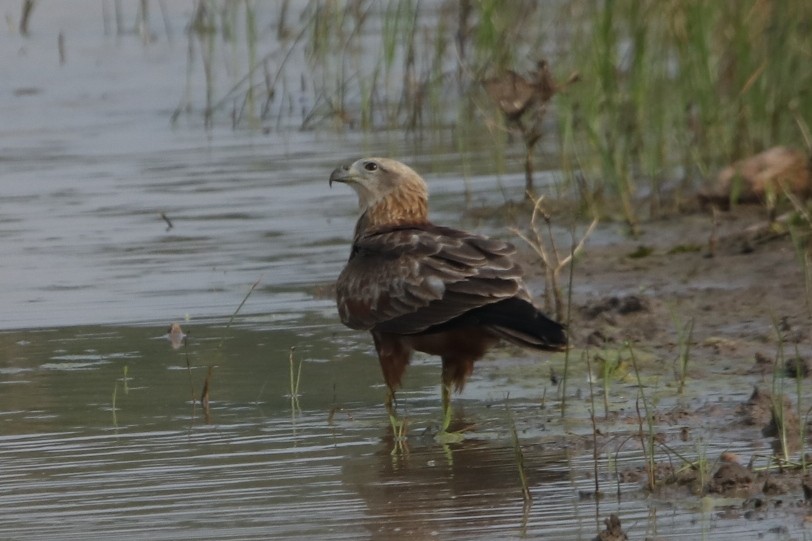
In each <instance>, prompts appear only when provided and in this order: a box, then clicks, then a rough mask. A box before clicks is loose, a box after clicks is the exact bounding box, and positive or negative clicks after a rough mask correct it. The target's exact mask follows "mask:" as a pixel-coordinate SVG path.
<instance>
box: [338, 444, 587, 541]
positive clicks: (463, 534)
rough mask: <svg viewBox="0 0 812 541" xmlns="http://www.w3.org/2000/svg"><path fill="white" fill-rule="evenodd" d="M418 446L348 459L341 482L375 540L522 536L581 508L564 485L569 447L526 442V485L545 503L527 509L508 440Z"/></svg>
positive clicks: (385, 449)
mask: <svg viewBox="0 0 812 541" xmlns="http://www.w3.org/2000/svg"><path fill="white" fill-rule="evenodd" d="M413 443H415V445H413V446H412V447H411V450H410V452H409V454H408V455H400V456H398V457H395V458H393V457H392V455H391V454H390V450H389V447H388V444H386V445H382V446H381V448H380V449H379V450H378V451H377V452H375V453H374V454H367V453H364V454H363V455H360V456H355V457H348V458H347V459H346V460H345V461H344V464H343V465H342V467H341V477H342V485H344V487H346V488H347V489H350V490H352V491H353V492H355V493H357V494H358V495H359V496H360V497H361V499H362V500H363V503H364V505H365V506H366V509H365V514H366V515H367V520H365V521H364V523H365V526H366V527H367V528H368V529H369V530H370V538H371V539H373V540H382V539H426V540H427V539H462V538H465V539H470V538H476V539H487V538H488V536H487V532H493V534H492V536H491V537H490V538H492V539H506V538H518V537H523V536H521V535H520V533H519V530H520V529H521V527H522V524H523V523H527V525H528V527H529V528H530V529H543V528H549V522H550V519H551V517H550V516H549V515H551V514H555V515H557V517H556V518H557V520H559V521H560V520H564V518H565V517H566V516H569V515H566V513H572V512H573V510H574V509H575V508H576V507H577V506H578V504H577V502H576V503H573V502H572V501H571V499H572V498H573V494H572V485H571V484H570V483H564V482H563V481H564V480H565V479H567V478H570V477H571V476H572V472H571V468H572V462H571V460H572V457H571V456H569V453H570V452H571V451H570V450H569V449H568V448H562V447H561V446H559V445H555V444H549V443H546V444H543V445H542V444H530V445H523V450H524V452H525V453H524V471H525V473H526V475H527V482H528V484H529V485H530V487H531V488H533V489H534V491H537V493H536V494H535V495H536V496H538V498H537V501H539V502H542V504H541V505H534V506H532V507H529V506H525V505H524V503H523V500H522V489H521V482H520V479H519V474H518V472H517V469H516V454H515V450H514V449H513V448H512V447H511V445H510V444H509V443H508V444H502V443H499V442H496V441H484V440H475V439H468V440H465V441H463V442H461V443H456V444H452V445H447V446H441V445H437V444H435V443H434V442H428V443H426V445H421V444H420V443H419V441H417V442H413ZM534 501H536V499H534ZM591 505H594V502H590V501H585V502H584V506H585V507H587V506H591ZM564 509H567V511H566V512H565V511H564ZM585 513H586V514H588V512H587V511H585ZM508 532H509V533H510V534H513V535H510V534H508V535H505V534H506V533H508ZM529 537H530V538H535V537H533V536H532V535H531V536H529ZM552 538H555V536H554V535H553V536H552V537H546V536H545V537H544V539H552Z"/></svg>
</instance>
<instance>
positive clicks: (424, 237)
mask: <svg viewBox="0 0 812 541" xmlns="http://www.w3.org/2000/svg"><path fill="white" fill-rule="evenodd" d="M515 251H516V248H515V247H514V246H513V244H511V243H510V242H507V241H504V240H500V239H494V238H489V237H485V236H483V235H478V234H476V233H471V232H468V231H463V230H461V229H454V228H451V227H445V226H440V225H435V224H432V223H423V224H401V225H394V226H384V227H375V228H371V229H368V230H366V231H364V232H363V233H361V234H359V235H358V236H357V237H356V238H355V239H354V241H353V247H352V255H355V256H375V255H386V254H389V255H392V256H401V255H423V256H426V255H438V254H442V255H447V256H451V257H454V256H457V257H462V256H465V255H467V257H464V258H463V259H464V260H468V259H470V260H482V259H489V258H494V257H509V256H512V255H513V254H514V253H515Z"/></svg>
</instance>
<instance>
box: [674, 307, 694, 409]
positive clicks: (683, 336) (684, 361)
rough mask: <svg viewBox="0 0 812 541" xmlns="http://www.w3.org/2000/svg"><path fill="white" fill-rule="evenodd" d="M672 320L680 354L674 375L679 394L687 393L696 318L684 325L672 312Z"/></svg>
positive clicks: (675, 362) (675, 363) (676, 361)
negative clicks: (686, 382)
mask: <svg viewBox="0 0 812 541" xmlns="http://www.w3.org/2000/svg"><path fill="white" fill-rule="evenodd" d="M671 319H672V320H673V322H674V327H676V329H677V342H678V344H679V354H678V355H677V358H676V359H675V361H674V373H675V375H676V378H677V392H678V393H679V394H683V393H684V392H685V380H686V379H687V377H688V362H689V361H690V359H691V340H692V338H693V334H694V318H691V319H689V320H688V321H687V322H685V324H682V323H681V322H680V320H679V318H678V316H677V314H676V312H675V311H673V310H672V311H671Z"/></svg>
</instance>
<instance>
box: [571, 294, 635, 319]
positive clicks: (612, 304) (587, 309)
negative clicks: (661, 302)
mask: <svg viewBox="0 0 812 541" xmlns="http://www.w3.org/2000/svg"><path fill="white" fill-rule="evenodd" d="M582 310H583V313H584V315H585V316H586V317H588V318H590V319H594V318H596V317H598V316H599V315H601V314H603V313H606V312H614V313H616V314H620V315H627V314H633V313H635V312H648V311H650V310H651V307H650V306H649V302H648V300H647V299H645V298H644V297H640V296H637V295H627V296H625V297H609V298H608V299H603V300H602V301H599V302H596V303H594V304H592V305H588V306H584V307H583V308H582Z"/></svg>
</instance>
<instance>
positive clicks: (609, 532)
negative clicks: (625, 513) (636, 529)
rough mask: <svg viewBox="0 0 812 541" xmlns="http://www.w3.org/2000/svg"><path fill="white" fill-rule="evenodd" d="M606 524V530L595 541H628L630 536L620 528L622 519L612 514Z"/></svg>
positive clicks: (605, 521)
mask: <svg viewBox="0 0 812 541" xmlns="http://www.w3.org/2000/svg"><path fill="white" fill-rule="evenodd" d="M603 523H604V524H606V529H605V530H603V531H601V532H600V533H599V534H598V535H597V536H596V537H595V538H593V541H627V540H628V539H629V536H627V535H626V532H624V531H623V528H621V527H620V518H619V517H618V516H617V515H616V514H614V513H612V514H611V515H609V518H607V519H605V520H604V521H603Z"/></svg>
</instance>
